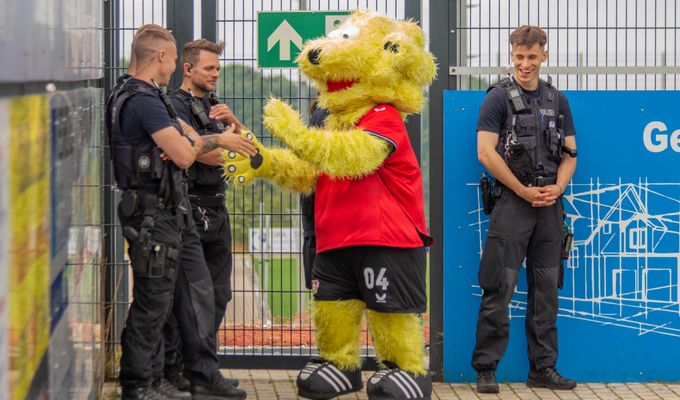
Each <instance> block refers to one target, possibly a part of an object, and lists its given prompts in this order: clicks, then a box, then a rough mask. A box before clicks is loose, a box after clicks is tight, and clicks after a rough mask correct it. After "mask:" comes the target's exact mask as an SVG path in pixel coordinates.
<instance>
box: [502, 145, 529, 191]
mask: <svg viewBox="0 0 680 400" xmlns="http://www.w3.org/2000/svg"><path fill="white" fill-rule="evenodd" d="M506 162H507V164H508V168H510V171H512V173H513V174H514V175H515V177H517V179H518V180H519V181H520V182H521V183H522V184H523V185H524V186H532V185H533V183H534V169H533V161H532V159H531V154H530V153H529V150H528V149H527V147H526V145H525V144H524V143H521V142H517V143H510V145H509V146H508V149H507V151H506Z"/></svg>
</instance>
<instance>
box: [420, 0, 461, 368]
mask: <svg viewBox="0 0 680 400" xmlns="http://www.w3.org/2000/svg"><path fill="white" fill-rule="evenodd" d="M459 3H460V0H432V1H431V2H430V51H431V52H432V53H433V54H434V55H435V57H436V58H437V64H438V65H437V79H436V80H435V81H434V82H433V83H432V86H430V94H429V96H430V97H429V102H430V114H429V118H430V232H431V234H432V236H434V238H435V240H436V241H435V244H434V246H432V247H431V249H430V369H431V370H432V371H434V372H435V374H436V376H435V379H436V380H440V381H441V380H442V379H443V367H444V359H443V356H444V352H443V350H444V349H443V343H444V304H443V303H442V301H443V299H444V286H443V282H444V250H443V240H444V238H443V233H444V223H443V210H444V203H443V201H444V179H443V172H444V164H443V161H444V135H443V130H444V118H443V116H444V100H443V99H444V90H447V89H455V88H456V80H455V77H450V76H449V71H448V66H449V65H457V60H456V55H457V53H456V43H457V42H456V39H457V38H456V28H457V26H456V17H457V15H456V12H457V10H459V9H460V8H459V7H460V5H459ZM462 151H471V150H470V149H463V150H462Z"/></svg>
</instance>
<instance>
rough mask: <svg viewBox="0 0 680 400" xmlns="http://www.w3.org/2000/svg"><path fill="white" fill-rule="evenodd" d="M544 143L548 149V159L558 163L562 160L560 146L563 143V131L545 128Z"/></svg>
mask: <svg viewBox="0 0 680 400" xmlns="http://www.w3.org/2000/svg"><path fill="white" fill-rule="evenodd" d="M544 136H545V145H546V148H547V150H548V159H550V160H551V161H553V162H555V163H558V164H559V162H560V161H562V146H563V145H564V132H563V131H562V130H561V129H558V128H555V127H550V128H548V129H546V130H545V132H544Z"/></svg>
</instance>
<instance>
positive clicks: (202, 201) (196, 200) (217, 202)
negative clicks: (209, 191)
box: [189, 193, 226, 207]
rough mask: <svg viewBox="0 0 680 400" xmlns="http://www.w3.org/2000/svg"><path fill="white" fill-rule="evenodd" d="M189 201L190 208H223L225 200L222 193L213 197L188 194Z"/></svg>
mask: <svg viewBox="0 0 680 400" xmlns="http://www.w3.org/2000/svg"><path fill="white" fill-rule="evenodd" d="M189 201H190V202H191V206H192V207H221V206H224V203H225V202H226V198H225V196H224V194H222V193H218V194H213V195H198V194H190V195H189Z"/></svg>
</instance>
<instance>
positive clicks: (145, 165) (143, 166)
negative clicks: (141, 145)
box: [137, 154, 151, 170]
mask: <svg viewBox="0 0 680 400" xmlns="http://www.w3.org/2000/svg"><path fill="white" fill-rule="evenodd" d="M137 166H138V167H139V169H140V170H147V169H149V167H151V158H150V157H149V156H147V155H146V154H144V155H143V156H141V157H139V159H137Z"/></svg>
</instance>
